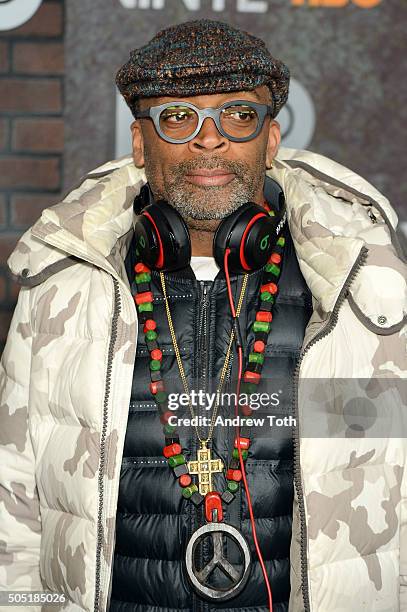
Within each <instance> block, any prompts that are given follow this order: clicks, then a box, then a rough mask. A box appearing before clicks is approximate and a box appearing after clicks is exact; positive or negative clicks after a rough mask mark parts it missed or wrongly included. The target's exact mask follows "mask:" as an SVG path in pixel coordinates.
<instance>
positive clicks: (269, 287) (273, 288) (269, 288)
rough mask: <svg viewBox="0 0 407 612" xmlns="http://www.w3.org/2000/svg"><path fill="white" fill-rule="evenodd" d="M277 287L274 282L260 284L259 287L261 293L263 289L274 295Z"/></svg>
mask: <svg viewBox="0 0 407 612" xmlns="http://www.w3.org/2000/svg"><path fill="white" fill-rule="evenodd" d="M277 290H278V287H277V285H276V284H275V283H267V284H266V285H262V286H261V288H260V293H263V292H264V291H268V292H269V293H271V295H274V294H275V293H277Z"/></svg>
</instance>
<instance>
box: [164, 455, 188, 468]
mask: <svg viewBox="0 0 407 612" xmlns="http://www.w3.org/2000/svg"><path fill="white" fill-rule="evenodd" d="M184 463H186V460H185V457H184V455H173V456H172V457H168V465H169V466H170V467H172V468H174V467H177V465H183V464H184Z"/></svg>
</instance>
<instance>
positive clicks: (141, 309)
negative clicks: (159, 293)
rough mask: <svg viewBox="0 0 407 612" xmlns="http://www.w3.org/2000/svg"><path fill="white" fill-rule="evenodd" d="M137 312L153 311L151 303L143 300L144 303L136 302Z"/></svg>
mask: <svg viewBox="0 0 407 612" xmlns="http://www.w3.org/2000/svg"><path fill="white" fill-rule="evenodd" d="M137 306H138V310H139V312H153V303H152V302H144V304H137Z"/></svg>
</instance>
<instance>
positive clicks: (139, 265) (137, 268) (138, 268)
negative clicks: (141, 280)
mask: <svg viewBox="0 0 407 612" xmlns="http://www.w3.org/2000/svg"><path fill="white" fill-rule="evenodd" d="M134 271H135V272H136V274H141V272H150V268H148V267H147V266H146V265H144V264H143V263H141V262H139V263H136V265H135V266H134Z"/></svg>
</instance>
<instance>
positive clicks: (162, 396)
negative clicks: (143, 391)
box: [154, 391, 168, 404]
mask: <svg viewBox="0 0 407 612" xmlns="http://www.w3.org/2000/svg"><path fill="white" fill-rule="evenodd" d="M154 397H155V401H156V402H157V403H158V404H162V403H163V402H165V401H166V399H167V397H168V394H167V393H166V392H165V391H158V392H157V393H156V394H155V396H154Z"/></svg>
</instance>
